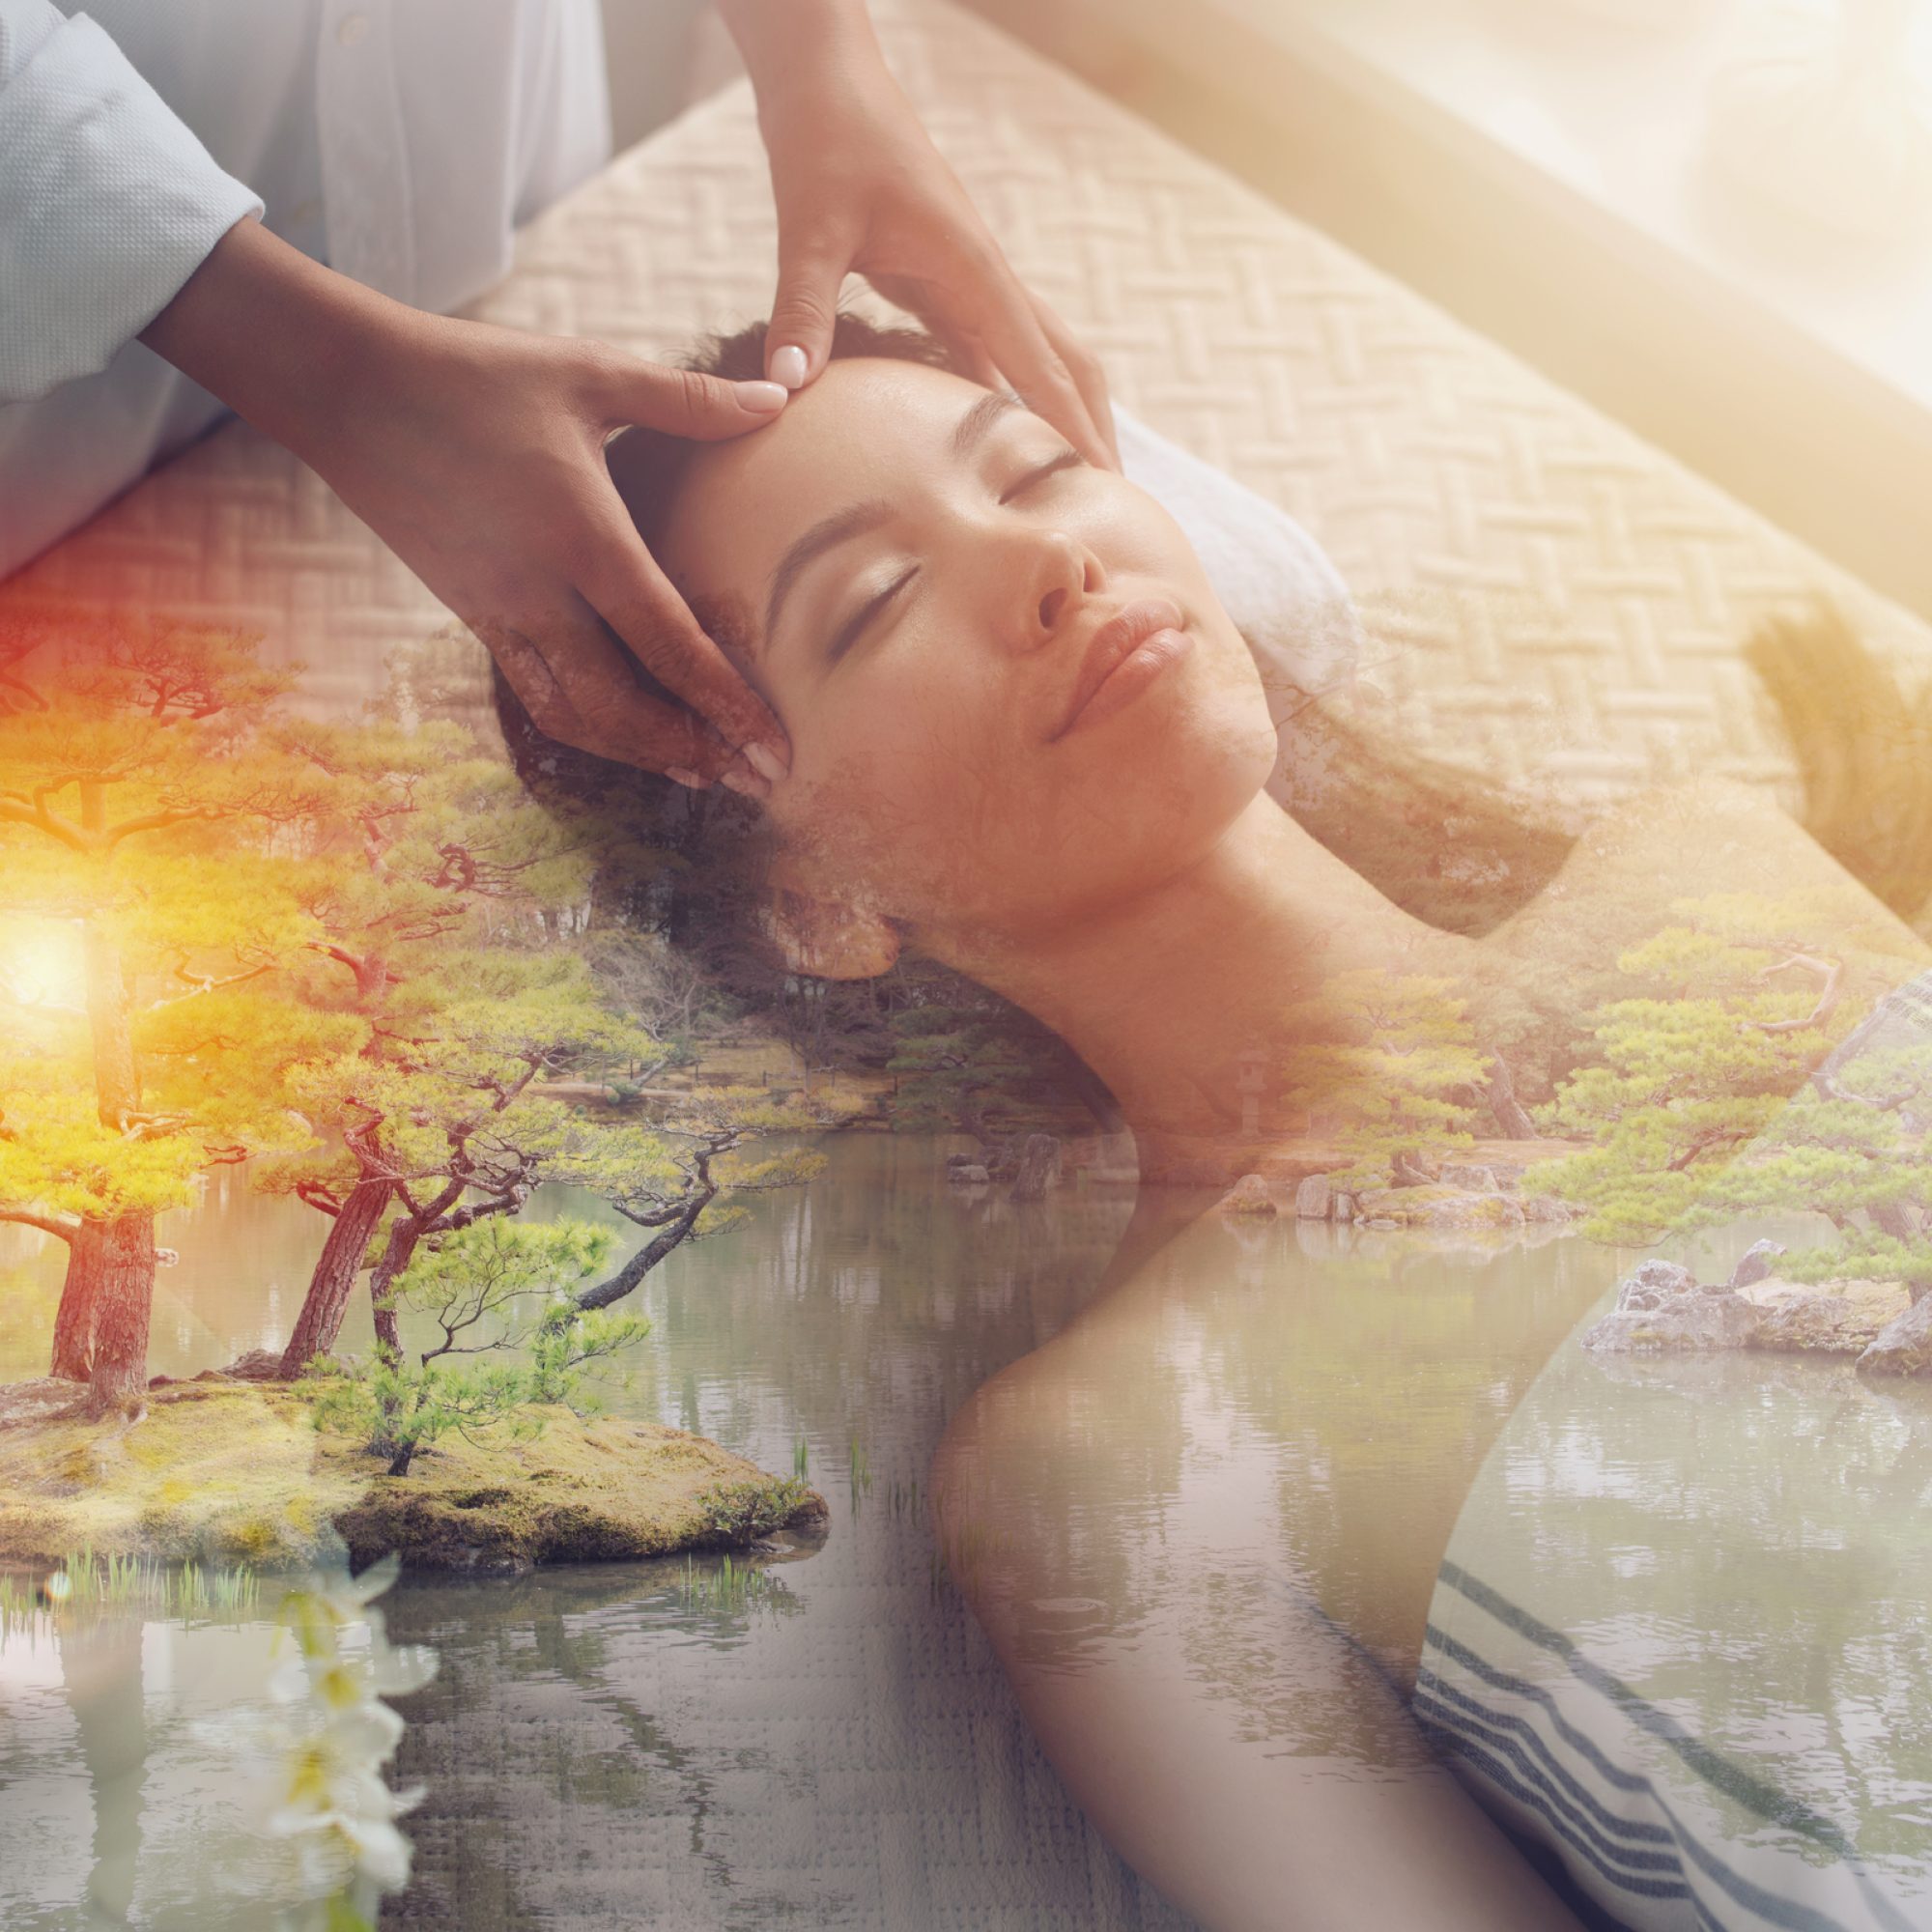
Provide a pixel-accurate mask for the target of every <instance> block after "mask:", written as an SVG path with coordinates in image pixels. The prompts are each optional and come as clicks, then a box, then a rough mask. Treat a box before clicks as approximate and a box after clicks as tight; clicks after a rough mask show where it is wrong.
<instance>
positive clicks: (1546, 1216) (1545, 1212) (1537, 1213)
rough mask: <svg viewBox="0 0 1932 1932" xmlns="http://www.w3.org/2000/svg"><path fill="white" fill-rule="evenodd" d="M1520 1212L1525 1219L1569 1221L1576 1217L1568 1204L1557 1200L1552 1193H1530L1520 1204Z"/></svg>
mask: <svg viewBox="0 0 1932 1932" xmlns="http://www.w3.org/2000/svg"><path fill="white" fill-rule="evenodd" d="M1522 1212H1523V1218H1524V1219H1525V1220H1527V1221H1570V1220H1574V1219H1575V1218H1576V1214H1575V1211H1574V1210H1573V1209H1572V1208H1571V1206H1570V1204H1569V1203H1568V1202H1567V1201H1560V1200H1558V1199H1557V1197H1556V1196H1555V1195H1553V1194H1532V1195H1530V1196H1529V1197H1528V1198H1527V1199H1526V1200H1525V1201H1524V1202H1523V1204H1522Z"/></svg>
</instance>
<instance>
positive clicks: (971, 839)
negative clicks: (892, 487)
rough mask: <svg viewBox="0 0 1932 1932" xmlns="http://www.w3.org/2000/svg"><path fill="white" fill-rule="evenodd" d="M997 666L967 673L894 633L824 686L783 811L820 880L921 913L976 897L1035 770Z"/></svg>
mask: <svg viewBox="0 0 1932 1932" xmlns="http://www.w3.org/2000/svg"><path fill="white" fill-rule="evenodd" d="M994 668H995V667H993V666H992V665H991V664H990V663H988V664H985V665H983V666H982V667H981V668H980V672H979V673H978V674H975V672H974V669H973V665H972V661H971V659H970V657H969V656H968V654H966V653H963V652H959V651H949V650H944V649H931V648H926V647H923V646H922V645H921V644H920V643H919V642H918V641H917V640H915V639H910V638H905V637H899V638H893V639H885V640H883V641H882V643H881V645H880V647H879V648H878V650H877V653H876V655H875V656H874V657H873V659H872V661H871V662H869V663H860V664H852V665H850V666H848V667H847V668H846V670H845V675H844V677H843V679H842V680H841V679H840V677H839V676H838V673H835V674H834V675H833V676H832V677H831V678H829V679H828V680H827V681H826V683H825V684H824V685H823V686H822V687H821V688H820V690H819V691H818V693H817V694H816V695H815V696H813V698H812V700H811V701H810V711H809V716H807V715H801V717H800V721H799V725H798V728H797V732H796V736H795V737H794V740H793V765H792V780H791V781H790V783H788V785H787V786H786V790H787V792H788V793H790V797H789V798H788V799H787V800H786V802H785V810H786V816H787V818H788V819H789V821H790V824H789V835H790V837H791V838H792V842H793V843H794V845H795V846H797V845H798V844H800V843H804V844H806V845H809V847H810V850H811V852H812V854H813V858H814V866H813V870H814V872H815V874H816V876H817V878H818V880H819V882H820V884H821V887H822V889H824V890H826V891H828V892H832V891H840V890H842V891H843V892H846V893H848V894H849V893H853V892H859V893H863V894H866V895H870V897H871V898H872V899H873V901H874V903H875V904H876V906H877V907H878V908H879V909H880V910H883V911H887V912H891V913H893V914H895V915H898V916H901V917H906V918H911V919H920V920H924V919H930V918H932V917H934V916H936V914H937V913H938V912H940V911H942V910H944V909H949V908H952V907H955V906H957V905H958V904H960V903H961V901H962V900H964V899H966V898H968V897H972V898H975V899H977V898H979V897H980V892H979V888H978V885H977V883H976V875H977V874H978V872H979V871H980V868H981V867H982V865H983V861H984V858H985V855H986V854H987V853H988V852H990V851H993V850H995V849H997V848H998V847H999V846H1001V845H1002V844H1004V843H1006V842H1007V839H1008V837H1009V827H1008V825H1007V823H1006V821H1007V819H1008V817H1009V812H1010V811H1011V810H1013V809H1014V807H1015V805H1016V802H1017V800H1018V796H1019V795H1020V794H1022V793H1024V792H1025V791H1026V789H1027V787H1028V784H1029V782H1030V781H1031V782H1037V772H1036V771H1033V770H1031V769H1030V767H1031V766H1032V765H1033V763H1034V761H1033V760H1031V759H1029V758H1028V757H1027V755H1026V753H1025V747H1024V746H1023V744H1021V743H1020V742H1019V740H1018V735H1017V726H1018V722H1019V721H1017V720H1016V718H1015V717H1014V715H1013V707H1012V702H1011V696H1012V694H1011V692H1010V690H1009V691H1007V692H1006V693H1005V694H1004V701H1002V696H1003V695H1002V693H1001V692H1000V691H998V690H996V689H995V688H994V687H993V684H992V674H993V671H994ZM841 682H842V684H843V689H838V688H837V687H838V686H839V685H840V683H841ZM801 710H802V711H803V707H801Z"/></svg>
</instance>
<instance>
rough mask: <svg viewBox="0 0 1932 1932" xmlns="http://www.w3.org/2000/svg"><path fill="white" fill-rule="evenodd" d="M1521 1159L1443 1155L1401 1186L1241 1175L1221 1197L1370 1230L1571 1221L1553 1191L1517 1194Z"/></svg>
mask: <svg viewBox="0 0 1932 1932" xmlns="http://www.w3.org/2000/svg"><path fill="white" fill-rule="evenodd" d="M1526 1166H1527V1163H1517V1164H1512V1163H1509V1162H1501V1161H1443V1162H1441V1163H1439V1164H1438V1165H1436V1166H1435V1170H1434V1173H1435V1179H1433V1180H1427V1181H1416V1182H1411V1183H1407V1184H1405V1185H1401V1186H1382V1187H1355V1188H1345V1187H1340V1186H1338V1185H1336V1183H1335V1181H1334V1179H1333V1178H1332V1176H1331V1175H1330V1174H1328V1173H1315V1174H1304V1175H1302V1176H1301V1177H1299V1178H1298V1179H1281V1178H1270V1177H1269V1176H1267V1175H1264V1174H1244V1175H1243V1176H1242V1177H1241V1179H1239V1180H1238V1181H1236V1183H1235V1185H1234V1186H1233V1187H1232V1188H1230V1189H1229V1191H1228V1193H1227V1194H1226V1195H1225V1196H1224V1197H1223V1198H1222V1201H1221V1204H1220V1211H1221V1212H1222V1213H1224V1214H1231V1215H1256V1216H1261V1217H1266V1216H1269V1215H1276V1214H1281V1215H1290V1216H1293V1218H1294V1219H1296V1220H1299V1221H1329V1222H1334V1223H1336V1224H1338V1225H1344V1226H1350V1227H1356V1228H1365V1229H1369V1230H1372V1231H1375V1232H1382V1231H1385V1230H1391V1229H1399V1228H1423V1229H1436V1230H1440V1231H1443V1232H1445V1233H1452V1232H1453V1233H1469V1232H1483V1231H1489V1232H1493V1233H1497V1234H1503V1233H1507V1232H1508V1231H1509V1230H1511V1229H1513V1228H1522V1227H1527V1226H1529V1225H1530V1224H1532V1223H1539V1222H1558V1221H1571V1220H1574V1219H1576V1218H1577V1216H1578V1215H1579V1214H1580V1213H1581V1212H1582V1211H1583V1210H1582V1209H1581V1208H1575V1207H1573V1206H1572V1205H1571V1204H1570V1203H1569V1202H1566V1201H1563V1200H1560V1199H1559V1198H1558V1197H1557V1196H1555V1195H1553V1194H1541V1193H1537V1194H1525V1193H1523V1191H1522V1187H1521V1181H1522V1176H1523V1173H1524V1171H1525V1168H1526Z"/></svg>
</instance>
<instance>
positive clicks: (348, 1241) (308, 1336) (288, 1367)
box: [282, 1175, 389, 1381]
mask: <svg viewBox="0 0 1932 1932" xmlns="http://www.w3.org/2000/svg"><path fill="white" fill-rule="evenodd" d="M388 1203H389V1183H388V1182H387V1181H386V1180H377V1179H371V1178H370V1177H369V1176H367V1175H365V1176H364V1177H363V1178H362V1179H360V1180H358V1181H357V1182H356V1183H355V1186H354V1187H352V1188H351V1189H350V1190H349V1198H348V1200H346V1201H345V1202H344V1203H343V1204H342V1207H341V1208H340V1209H339V1210H338V1211H337V1213H336V1216H335V1224H334V1226H333V1227H331V1228H330V1229H329V1231H328V1239H327V1241H325V1242H324V1243H323V1247H322V1258H321V1259H320V1260H319V1261H318V1262H317V1263H316V1264H315V1272H314V1273H313V1274H312V1275H311V1276H310V1277H309V1283H308V1293H307V1294H306V1295H304V1296H303V1297H302V1306H301V1313H300V1315H298V1317H297V1318H296V1331H295V1333H294V1334H293V1335H291V1336H290V1337H289V1346H288V1347H287V1348H286V1349H284V1350H282V1378H283V1379H284V1380H285V1381H293V1380H294V1379H295V1378H296V1377H297V1376H298V1375H300V1374H301V1372H302V1371H303V1370H304V1369H305V1368H306V1367H307V1366H308V1365H309V1363H310V1362H312V1361H314V1359H315V1358H316V1356H318V1355H326V1354H327V1353H328V1351H329V1350H331V1349H332V1348H334V1347H335V1338H336V1336H337V1335H338V1334H340V1333H341V1331H342V1317H343V1314H344V1312H345V1311H346V1310H347V1308H348V1306H349V1294H350V1291H351V1290H352V1289H353V1288H354V1287H355V1277H356V1275H357V1274H359V1273H360V1272H361V1268H362V1257H363V1255H364V1254H366V1253H367V1252H368V1248H369V1237H370V1236H372V1235H373V1234H374V1233H375V1232H376V1227H377V1224H378V1223H379V1222H380V1221H381V1220H382V1218H383V1209H384V1208H386V1207H387V1206H388Z"/></svg>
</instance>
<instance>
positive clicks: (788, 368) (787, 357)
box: [772, 343, 808, 389]
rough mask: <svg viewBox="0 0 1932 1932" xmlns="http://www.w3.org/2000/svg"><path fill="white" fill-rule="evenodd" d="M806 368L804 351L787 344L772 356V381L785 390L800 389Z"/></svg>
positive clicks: (802, 386) (803, 381)
mask: <svg viewBox="0 0 1932 1932" xmlns="http://www.w3.org/2000/svg"><path fill="white" fill-rule="evenodd" d="M807 366H808V365H807V363H806V359H805V351H804V350H803V349H798V348H794V347H793V346H792V345H791V344H789V343H787V344H786V345H785V347H784V348H782V349H781V350H779V351H778V352H777V353H776V354H775V355H773V356H772V381H773V382H775V383H782V384H784V385H785V387H786V388H787V389H802V388H804V387H805V372H806V368H807Z"/></svg>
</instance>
